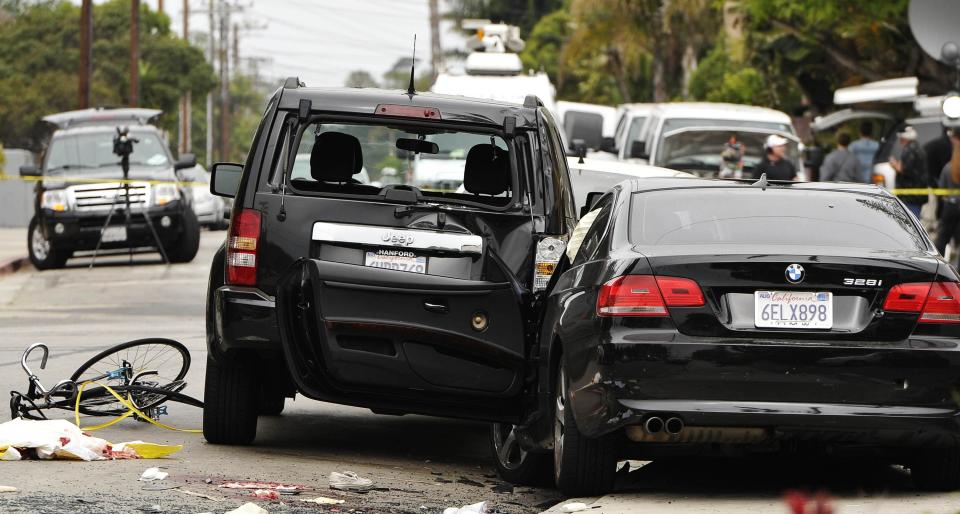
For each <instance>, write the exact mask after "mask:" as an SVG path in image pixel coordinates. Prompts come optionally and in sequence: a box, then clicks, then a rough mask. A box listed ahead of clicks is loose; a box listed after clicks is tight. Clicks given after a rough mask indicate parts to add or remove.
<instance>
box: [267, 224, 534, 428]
mask: <svg viewBox="0 0 960 514" xmlns="http://www.w3.org/2000/svg"><path fill="white" fill-rule="evenodd" d="M527 222H529V218H528V219H527ZM524 230H525V229H524V228H523V226H521V227H520V231H521V232H523V231H524ZM526 230H529V229H528V228H527V229H526ZM313 240H314V244H315V245H317V246H318V247H322V250H321V251H319V252H317V253H316V256H315V257H314V258H309V259H301V260H299V261H297V262H296V263H295V264H294V265H293V266H292V268H291V269H290V270H289V271H288V272H287V273H286V274H285V276H284V278H283V279H282V280H281V282H280V285H279V289H278V294H277V309H278V310H277V313H278V314H277V315H278V317H279V318H280V319H279V320H278V322H279V325H280V332H281V337H282V339H283V346H284V353H285V356H286V360H287V365H288V368H289V369H290V372H291V374H292V375H293V378H294V380H295V382H296V384H297V386H298V389H299V390H300V391H301V392H302V393H303V394H304V395H306V396H308V397H311V398H314V399H318V400H326V401H334V402H336V403H343V404H351V405H358V406H364V407H369V408H371V409H372V410H374V411H375V412H386V413H407V412H410V413H421V414H431V415H438V416H448V417H461V418H472V419H480V420H491V421H507V422H509V421H514V420H516V419H517V418H518V416H519V411H520V409H519V402H518V401H514V400H516V399H517V398H518V397H519V394H520V390H521V386H522V383H523V373H524V370H525V369H526V362H525V352H526V348H525V333H526V330H525V329H526V327H525V307H524V298H523V297H524V295H525V292H524V290H523V289H522V288H521V287H520V286H519V284H518V282H517V281H516V280H515V278H513V276H512V275H511V273H510V271H509V269H508V268H507V267H506V266H505V265H504V264H503V261H501V260H500V259H499V257H498V256H497V255H496V254H495V253H494V252H493V251H492V250H491V248H490V247H489V246H490V245H489V244H488V241H489V239H485V238H483V237H481V236H479V235H475V234H473V233H469V232H437V231H429V230H416V229H409V228H403V229H400V228H389V229H388V228H386V227H378V226H369V225H366V226H365V225H345V224H339V223H327V222H317V223H315V224H314V228H313ZM518 244H520V245H521V246H522V245H523V243H521V242H518ZM371 255H376V256H379V257H377V258H380V259H382V262H383V263H384V264H383V265H382V266H380V265H377V264H376V262H374V265H371ZM392 255H403V256H404V257H405V259H403V260H402V261H397V262H398V263H401V262H402V263H403V264H404V265H405V266H406V265H409V266H414V267H415V269H403V268H398V267H395V266H390V265H388V264H389V263H390V262H393V261H394V260H396V259H391V256H392ZM471 270H472V271H471Z"/></svg>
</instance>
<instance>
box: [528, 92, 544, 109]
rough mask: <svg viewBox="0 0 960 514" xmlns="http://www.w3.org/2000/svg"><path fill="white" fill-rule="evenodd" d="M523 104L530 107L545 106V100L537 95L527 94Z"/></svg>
mask: <svg viewBox="0 0 960 514" xmlns="http://www.w3.org/2000/svg"><path fill="white" fill-rule="evenodd" d="M523 106H524V107H526V108H528V109H536V108H537V107H543V102H541V101H540V98H539V97H538V96H537V95H527V96H526V97H525V98H524V99H523Z"/></svg>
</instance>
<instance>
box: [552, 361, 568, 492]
mask: <svg viewBox="0 0 960 514" xmlns="http://www.w3.org/2000/svg"><path fill="white" fill-rule="evenodd" d="M565 388H566V376H565V374H564V372H563V367H561V368H560V371H559V373H557V388H556V405H555V406H554V409H553V411H554V421H553V473H554V475H555V476H559V475H560V465H561V461H562V460H563V439H564V432H565V429H566V424H565V422H566V420H565V419H564V416H565V415H566V399H565V396H564V389H565Z"/></svg>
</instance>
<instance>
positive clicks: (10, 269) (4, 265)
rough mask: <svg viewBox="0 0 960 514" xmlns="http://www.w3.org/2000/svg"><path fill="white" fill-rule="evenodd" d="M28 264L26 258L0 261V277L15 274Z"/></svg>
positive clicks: (28, 260) (28, 259) (27, 258)
mask: <svg viewBox="0 0 960 514" xmlns="http://www.w3.org/2000/svg"><path fill="white" fill-rule="evenodd" d="M29 264H30V258H29V257H27V256H23V257H14V258H13V259H7V260H4V261H0V277H3V276H5V275H9V274H11V273H16V272H17V271H19V270H20V269H22V268H23V267H24V266H27V265H29Z"/></svg>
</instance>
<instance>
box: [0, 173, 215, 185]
mask: <svg viewBox="0 0 960 514" xmlns="http://www.w3.org/2000/svg"><path fill="white" fill-rule="evenodd" d="M0 180H22V181H24V182H41V181H43V180H48V181H50V182H66V183H70V184H73V183H77V184H105V183H110V184H138V185H139V184H150V185H157V184H180V185H183V186H190V187H210V184H208V183H206V182H182V181H174V180H140V179H133V178H131V179H122V178H106V177H91V178H85V177H70V178H60V177H18V176H15V175H0Z"/></svg>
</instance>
